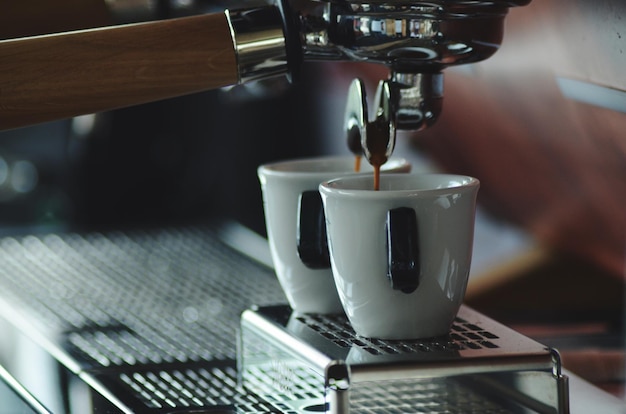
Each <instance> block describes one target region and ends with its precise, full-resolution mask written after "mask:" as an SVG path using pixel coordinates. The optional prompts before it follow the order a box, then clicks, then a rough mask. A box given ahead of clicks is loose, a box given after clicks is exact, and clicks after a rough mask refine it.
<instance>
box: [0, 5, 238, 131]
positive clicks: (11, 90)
mask: <svg viewBox="0 0 626 414" xmlns="http://www.w3.org/2000/svg"><path fill="white" fill-rule="evenodd" d="M238 76H239V75H238V69H237V58H236V55H235V50H234V45H233V39H232V36H231V31H230V27H229V24H228V19H227V17H226V15H225V14H222V13H219V14H207V15H201V16H194V17H186V18H180V19H172V20H164V21H158V22H150V23H139V24H131V25H123V26H113V27H106V28H101V29H90V30H82V31H75V32H67V33H60V34H55V35H44V36H35V37H27V38H21V39H13V40H5V41H0V130H2V129H10V128H16V127H20V126H25V125H30V124H35V123H40V122H45V121H50V120H55V119H63V118H68V117H72V116H76V115H81V114H88V113H94V112H100V111H104V110H110V109H115V108H121V107H125V106H131V105H136V104H141V103H145V102H150V101H156V100H160V99H165V98H170V97H174V96H180V95H184V94H189V93H193V92H198V91H203V90H208V89H215V88H218V87H222V86H227V85H232V84H235V83H237V82H238Z"/></svg>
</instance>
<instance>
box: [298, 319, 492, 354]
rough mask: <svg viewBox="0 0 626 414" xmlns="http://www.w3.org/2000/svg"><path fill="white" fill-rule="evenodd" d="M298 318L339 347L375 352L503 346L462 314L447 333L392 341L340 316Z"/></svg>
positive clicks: (395, 352) (397, 352) (452, 349)
mask: <svg viewBox="0 0 626 414" xmlns="http://www.w3.org/2000/svg"><path fill="white" fill-rule="evenodd" d="M295 319H296V320H297V321H299V322H301V323H302V324H304V325H306V326H308V327H309V328H311V329H313V330H315V331H317V332H319V334H320V335H321V336H323V337H324V338H326V339H327V340H328V341H330V342H332V343H333V344H335V345H337V346H339V347H342V348H351V347H352V346H357V347H360V348H361V349H363V350H365V351H367V352H369V353H370V354H372V355H383V354H413V353H416V352H438V351H459V350H467V349H485V348H486V349H496V348H499V347H500V346H499V345H497V344H496V343H495V342H494V340H497V339H499V338H500V337H499V336H498V335H497V334H495V333H493V332H490V331H487V330H485V328H483V327H481V326H478V325H475V324H473V323H471V322H468V321H466V320H464V319H462V318H460V317H457V318H456V319H455V321H454V323H453V325H452V328H451V331H450V334H449V335H448V336H445V337H440V338H432V339H428V340H414V341H389V340H381V339H375V338H363V337H359V336H357V335H356V334H355V332H354V330H353V329H352V327H351V326H350V324H349V323H348V321H347V319H346V318H344V317H342V316H337V315H330V316H327V315H308V314H305V315H298V316H295Z"/></svg>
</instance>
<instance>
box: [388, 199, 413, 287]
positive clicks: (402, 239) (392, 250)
mask: <svg viewBox="0 0 626 414" xmlns="http://www.w3.org/2000/svg"><path fill="white" fill-rule="evenodd" d="M386 233H387V277H388V278H389V282H390V283H391V287H392V288H393V289H396V290H400V291H402V292H404V293H411V292H414V291H415V290H416V289H417V287H418V285H419V278H420V250H419V239H418V228H417V215H416V214H415V210H413V209H412V208H408V207H399V208H394V209H391V210H389V211H388V212H387V222H386Z"/></svg>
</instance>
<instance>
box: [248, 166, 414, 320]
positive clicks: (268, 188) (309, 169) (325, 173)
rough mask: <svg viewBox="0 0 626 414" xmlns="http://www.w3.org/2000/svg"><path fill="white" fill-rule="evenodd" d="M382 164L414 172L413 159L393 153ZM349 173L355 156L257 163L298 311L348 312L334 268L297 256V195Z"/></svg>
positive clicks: (274, 243) (283, 274) (285, 285)
mask: <svg viewBox="0 0 626 414" xmlns="http://www.w3.org/2000/svg"><path fill="white" fill-rule="evenodd" d="M361 166H362V169H361V171H362V173H361V174H363V175H371V173H372V167H371V166H370V165H369V164H368V163H367V162H366V161H364V162H362V163H361ZM382 169H383V171H384V172H387V171H393V172H409V171H410V169H411V165H410V164H409V163H408V162H407V161H406V160H404V159H402V158H391V159H390V160H389V161H388V162H387V163H386V164H384V165H383V168H382ZM350 174H352V175H355V173H354V157H317V158H305V159H296V160H288V161H282V162H277V163H273V164H266V165H262V166H260V167H259V168H258V176H259V180H260V182H261V188H262V191H263V206H264V211H265V223H266V228H267V235H268V240H269V245H270V251H271V254H272V261H273V263H274V268H275V270H276V275H277V277H278V281H279V283H280V285H281V287H282V289H283V291H284V292H285V295H286V296H287V300H288V301H289V304H290V306H291V307H292V309H294V310H296V311H298V312H305V313H340V312H343V310H342V306H341V302H340V301H339V297H338V296H337V290H336V288H335V284H334V282H333V276H332V272H331V270H330V269H310V268H308V267H306V266H305V265H304V264H303V263H302V261H301V260H300V257H299V256H298V251H297V231H298V230H297V227H298V223H297V219H298V199H299V197H300V194H302V193H303V192H304V191H310V190H313V191H317V189H318V186H319V184H320V183H321V182H322V181H326V180H329V179H332V178H336V177H339V176H345V175H350Z"/></svg>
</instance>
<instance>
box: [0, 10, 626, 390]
mask: <svg viewBox="0 0 626 414" xmlns="http://www.w3.org/2000/svg"><path fill="white" fill-rule="evenodd" d="M10 3H11V4H9V5H8V6H7V7H8V9H6V8H5V6H4V5H3V8H5V12H3V13H2V15H0V28H3V29H0V37H2V38H11V37H18V36H25V35H30V34H39V33H51V32H55V31H61V30H70V29H78V28H85V27H96V26H102V25H107V24H111V22H112V17H111V13H110V10H107V9H106V8H105V5H104V2H101V1H93V0H89V1H83V2H76V1H72V0H67V1H66V2H64V3H65V4H64V5H63V6H60V5H59V4H54V5H52V4H47V3H50V2H42V1H34V0H24V1H19V2H17V1H14V2H10ZM110 3H111V4H113V3H115V2H110ZM140 3H141V2H140ZM153 3H154V4H155V6H154V10H153V11H154V13H155V16H156V17H157V18H158V17H163V18H165V17H175V16H176V15H178V14H182V13H183V10H184V13H189V12H204V11H212V10H222V9H223V8H224V7H236V6H237V5H243V4H242V2H234V1H231V2H215V1H213V2H210V1H209V2H193V1H187V2H185V1H170V2H153ZM243 3H245V2H243ZM7 10H8V11H7ZM11 16H21V18H20V19H16V18H14V17H13V18H12V17H11ZM124 18H125V19H126V20H127V21H135V20H140V19H142V18H144V16H140V15H136V16H135V15H132V14H127V15H125V17H124ZM17 22H19V23H20V24H16V23H17ZM625 54H626V4H625V3H624V2H622V1H621V0H597V1H596V0H541V1H540V0H535V1H533V2H531V4H530V5H528V6H525V7H520V8H515V9H512V10H511V11H510V14H509V17H508V18H507V20H506V30H505V35H504V41H503V45H502V48H501V50H500V51H498V53H496V55H495V56H494V57H492V58H490V59H488V60H486V61H484V62H481V63H477V64H473V65H469V66H461V67H456V68H451V69H447V70H446V72H445V73H446V77H445V99H444V110H443V114H442V116H441V118H440V119H439V121H438V122H437V123H436V124H435V125H434V126H433V127H432V128H431V129H429V130H426V131H422V132H417V133H411V134H409V133H402V134H400V136H399V137H398V141H399V142H398V145H397V148H396V152H395V155H399V156H404V157H406V158H408V159H410V160H411V161H412V162H413V164H414V170H415V171H418V172H419V171H449V172H454V173H462V174H469V175H473V176H475V177H477V178H479V179H480V180H481V190H480V192H479V211H478V216H477V228H476V237H475V255H474V264H473V270H472V275H471V280H470V286H469V288H468V294H467V303H468V304H469V305H470V306H472V307H474V308H476V309H478V310H479V311H482V312H484V313H485V314H487V315H488V316H491V317H493V318H494V319H496V320H499V321H500V322H504V323H506V324H508V325H510V326H513V327H514V328H516V329H518V330H520V331H522V332H523V333H526V334H528V335H529V336H532V337H535V338H537V339H539V340H541V341H543V342H544V343H546V344H548V345H553V346H556V347H558V348H559V349H560V350H561V352H562V353H563V357H564V361H565V366H566V368H569V369H571V370H572V371H574V372H576V373H579V374H580V375H582V376H584V377H585V378H587V379H589V380H590V381H592V382H594V383H596V384H598V385H600V386H601V387H603V388H604V389H606V390H608V391H610V392H611V393H614V394H616V395H618V396H624V387H623V385H624V368H625V366H626V362H625V360H624V350H625V349H626V346H625V339H626V333H625V331H626V330H625V323H624V320H625V315H626V311H625V309H626V307H625V304H624V297H625V295H626V288H625V282H626V213H624V212H625V211H626V210H625V208H624V204H625V203H626V77H625V76H624V68H626V56H625ZM355 76H360V77H362V78H364V79H365V80H366V83H367V86H368V91H370V95H373V92H374V90H375V85H376V83H377V82H378V80H379V79H382V78H385V77H386V76H387V71H386V69H385V68H383V67H380V66H375V65H368V64H352V63H307V64H305V65H304V67H303V73H302V79H301V80H300V81H299V82H297V83H295V84H289V83H288V82H287V81H286V80H285V79H282V78H277V79H273V80H269V81H263V82H259V83H255V84H249V85H245V86H237V87H233V88H228V89H222V90H215V91H209V92H204V93H199V94H195V95H190V96H185V97H181V98H176V99H170V100H165V101H161V102H156V103H151V104H146V105H141V106H136V107H132V108H126V109H121V110H115V111H111V112H106V113H98V114H92V115H85V116H81V117H77V118H74V119H69V120H60V121H56V122H52V123H47V124H40V125H34V126H31V127H27V128H21V129H16V130H9V131H3V132H0V234H2V235H8V234H17V233H28V232H57V231H97V230H107V229H123V228H131V227H140V228H145V227H154V226H169V225H176V224H180V223H188V222H197V221H203V220H207V219H211V218H213V217H224V216H227V217H232V218H235V219H236V220H238V221H240V222H242V223H243V224H245V225H246V226H248V227H250V228H252V229H253V230H254V231H256V232H258V233H259V234H261V235H264V234H265V228H264V221H263V212H262V202H261V192H260V188H259V184H258V179H257V176H256V168H257V167H258V166H259V165H260V164H261V163H264V162H268V161H274V160H278V159H285V158H294V157H303V156H314V155H319V154H348V149H347V147H346V145H345V137H344V136H343V134H342V118H343V116H342V114H343V108H344V105H345V100H346V92H347V89H348V84H349V82H350V81H351V80H352V79H353V78H354V77H355Z"/></svg>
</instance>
